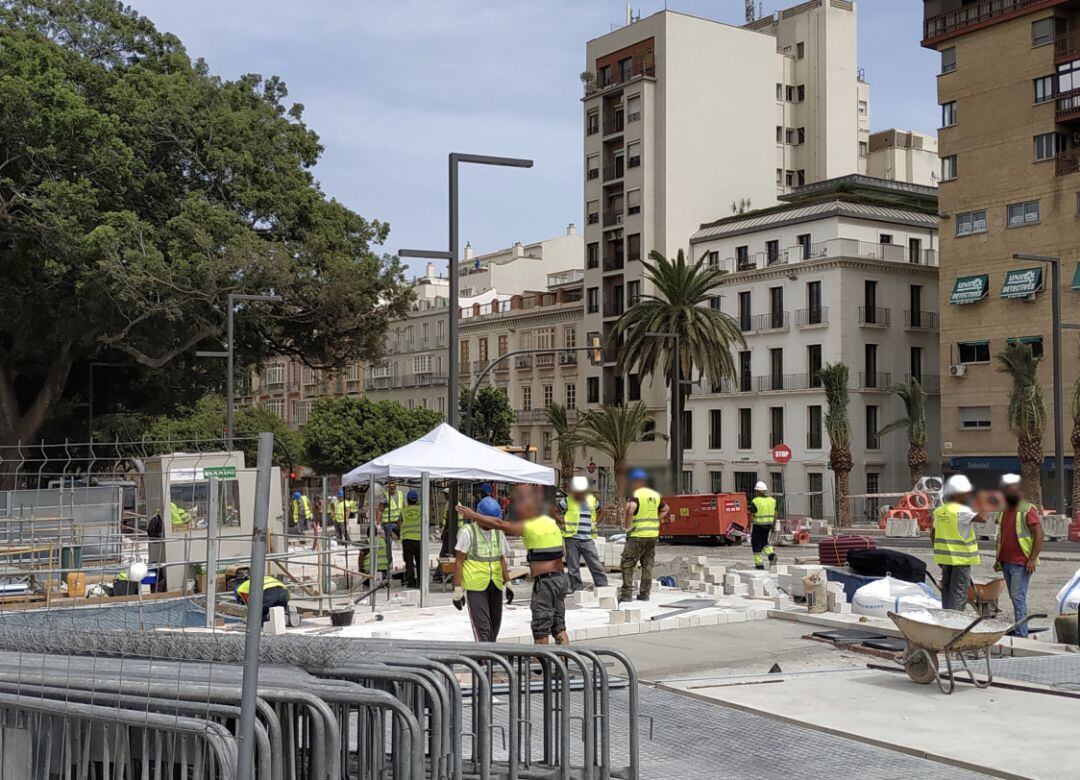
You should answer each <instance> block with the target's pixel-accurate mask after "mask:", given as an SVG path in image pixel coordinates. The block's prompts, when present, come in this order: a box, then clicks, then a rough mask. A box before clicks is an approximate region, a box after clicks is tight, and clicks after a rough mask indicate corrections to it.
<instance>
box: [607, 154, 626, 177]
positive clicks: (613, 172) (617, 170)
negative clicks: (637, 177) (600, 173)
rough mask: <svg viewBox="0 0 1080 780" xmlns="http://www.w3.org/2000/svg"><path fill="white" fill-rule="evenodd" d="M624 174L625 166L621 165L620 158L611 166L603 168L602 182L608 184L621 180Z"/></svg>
mask: <svg viewBox="0 0 1080 780" xmlns="http://www.w3.org/2000/svg"><path fill="white" fill-rule="evenodd" d="M625 174H626V166H625V165H624V164H623V161H622V158H621V157H620V158H619V159H618V160H616V161H615V163H614V164H612V165H605V166H604V181H605V182H609V181H613V180H615V179H621V178H622V177H623V176H624V175H625Z"/></svg>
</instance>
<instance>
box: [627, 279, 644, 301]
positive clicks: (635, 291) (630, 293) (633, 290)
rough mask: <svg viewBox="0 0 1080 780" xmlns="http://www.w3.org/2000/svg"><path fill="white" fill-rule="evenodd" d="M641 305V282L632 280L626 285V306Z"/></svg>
mask: <svg viewBox="0 0 1080 780" xmlns="http://www.w3.org/2000/svg"><path fill="white" fill-rule="evenodd" d="M639 303H641V280H640V279H633V280H631V281H629V282H627V283H626V305H627V306H636V305H637V304H639Z"/></svg>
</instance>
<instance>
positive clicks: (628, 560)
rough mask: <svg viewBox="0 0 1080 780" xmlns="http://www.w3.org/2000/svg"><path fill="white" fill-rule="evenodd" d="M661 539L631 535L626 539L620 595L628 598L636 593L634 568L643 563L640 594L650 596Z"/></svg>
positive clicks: (621, 563) (620, 564) (639, 587)
mask: <svg viewBox="0 0 1080 780" xmlns="http://www.w3.org/2000/svg"><path fill="white" fill-rule="evenodd" d="M658 541H659V540H658V539H656V538H655V537H653V538H643V537H640V536H631V537H629V538H628V539H627V540H626V546H625V547H623V552H622V558H621V559H620V561H619V566H620V567H621V568H622V589H621V590H620V591H619V596H620V597H622V598H624V599H628V598H630V597H631V596H633V595H634V569H636V568H637V565H638V563H641V584H640V585H639V586H638V594H639V595H641V596H648V595H649V591H650V590H652V567H653V563H654V562H655V561H656V543H657V542H658Z"/></svg>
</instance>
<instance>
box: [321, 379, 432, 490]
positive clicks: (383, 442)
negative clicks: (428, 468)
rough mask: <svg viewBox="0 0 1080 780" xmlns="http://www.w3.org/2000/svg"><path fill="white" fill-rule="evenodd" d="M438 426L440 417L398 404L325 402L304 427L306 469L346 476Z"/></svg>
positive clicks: (342, 399) (347, 399)
mask: <svg viewBox="0 0 1080 780" xmlns="http://www.w3.org/2000/svg"><path fill="white" fill-rule="evenodd" d="M440 422H442V415H441V414H439V413H438V412H434V411H431V410H429V409H407V408H406V407H404V406H402V405H401V404H399V403H397V402H396V401H372V400H370V399H368V398H363V397H361V398H352V397H348V396H344V397H339V398H321V399H319V400H318V401H316V402H315V404H314V406H313V407H312V409H311V414H310V415H309V416H308V421H307V425H305V426H304V443H305V445H306V452H307V465H308V466H310V467H311V468H312V469H313V470H314V471H315V473H316V474H344V473H345V472H347V471H349V470H350V469H353V468H356V467H357V466H359V465H360V464H362V463H366V462H368V461H369V460H371V459H372V458H375V457H378V456H379V455H382V454H383V453H385V452H389V451H390V450H393V449H396V448H397V447H401V446H402V445H404V444H408V443H409V442H410V441H413V440H414V439H418V438H419V437H421V436H423V435H424V434H425V433H427V432H428V431H430V430H431V429H432V428H434V427H435V426H436V425H438V424H439V423H440Z"/></svg>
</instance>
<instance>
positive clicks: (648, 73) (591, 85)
mask: <svg viewBox="0 0 1080 780" xmlns="http://www.w3.org/2000/svg"><path fill="white" fill-rule="evenodd" d="M643 76H644V77H647V78H655V77H656V66H655V65H638V67H637V72H636V73H635V72H634V71H622V72H619V73H614V74H612V76H611V78H609V79H608V80H607V81H601V80H599V79H598V80H596V81H587V82H585V97H591V96H593V95H597V94H599V93H601V92H604V91H605V90H608V89H612V88H614V87H617V86H619V85H620V84H625V83H627V82H628V81H632V80H634V79H636V78H641V77H643Z"/></svg>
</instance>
